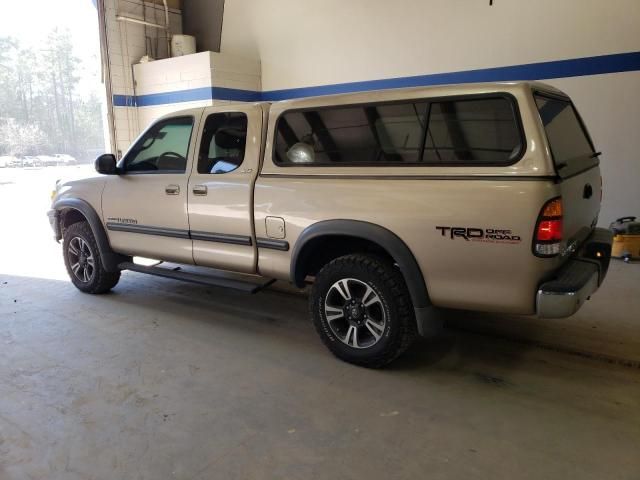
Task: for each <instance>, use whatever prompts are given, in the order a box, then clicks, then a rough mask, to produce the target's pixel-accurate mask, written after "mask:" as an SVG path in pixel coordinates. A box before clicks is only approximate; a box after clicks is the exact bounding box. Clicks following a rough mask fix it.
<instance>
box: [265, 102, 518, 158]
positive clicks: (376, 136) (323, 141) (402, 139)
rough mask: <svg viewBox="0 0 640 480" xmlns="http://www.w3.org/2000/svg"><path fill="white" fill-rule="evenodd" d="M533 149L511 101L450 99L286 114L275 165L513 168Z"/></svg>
mask: <svg viewBox="0 0 640 480" xmlns="http://www.w3.org/2000/svg"><path fill="white" fill-rule="evenodd" d="M525 145H526V143H525V140H524V135H523V132H522V127H521V123H520V117H519V113H518V110H517V106H516V102H515V99H513V98H512V97H511V96H509V95H501V94H495V95H494V94H491V95H482V96H477V95H475V96H466V97H465V96H463V97H452V98H450V99H449V98H446V97H445V98H438V99H421V100H414V101H411V100H408V101H400V102H386V103H384V102H380V103H373V104H363V105H350V106H344V105H339V106H335V107H319V108H315V109H305V110H291V111H286V112H284V113H283V114H282V115H280V117H279V119H278V122H277V126H276V138H275V148H274V163H275V164H276V165H278V166H281V167H286V166H337V165H341V166H400V165H413V166H416V165H435V166H465V165H480V166H481V165H485V166H488V165H511V164H513V163H515V162H517V161H518V160H519V159H520V158H521V157H522V153H523V151H524V148H525Z"/></svg>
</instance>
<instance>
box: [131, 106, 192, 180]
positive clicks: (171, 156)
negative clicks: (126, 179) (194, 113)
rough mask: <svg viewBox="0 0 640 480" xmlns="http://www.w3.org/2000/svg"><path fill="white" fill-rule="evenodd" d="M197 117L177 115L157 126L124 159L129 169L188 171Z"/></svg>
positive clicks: (146, 171)
mask: <svg viewBox="0 0 640 480" xmlns="http://www.w3.org/2000/svg"><path fill="white" fill-rule="evenodd" d="M192 130H193V117H176V118H169V119H167V120H162V121H160V122H158V123H156V124H155V125H153V126H152V127H151V128H150V129H149V130H148V131H147V132H146V133H145V134H144V135H143V136H142V138H140V140H138V142H137V143H136V144H135V146H134V147H133V149H131V151H130V152H129V153H128V154H127V155H126V157H125V158H124V165H123V166H124V171H125V172H144V173H184V172H185V170H186V168H187V155H188V152H189V142H190V140H191V132H192Z"/></svg>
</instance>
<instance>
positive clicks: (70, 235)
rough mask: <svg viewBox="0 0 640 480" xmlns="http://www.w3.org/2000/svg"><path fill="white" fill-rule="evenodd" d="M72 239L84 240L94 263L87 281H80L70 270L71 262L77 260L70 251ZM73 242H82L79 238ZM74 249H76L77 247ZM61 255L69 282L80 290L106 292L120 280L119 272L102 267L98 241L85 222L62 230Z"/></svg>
mask: <svg viewBox="0 0 640 480" xmlns="http://www.w3.org/2000/svg"><path fill="white" fill-rule="evenodd" d="M74 239H81V240H82V241H84V243H85V244H86V247H87V248H88V250H89V251H90V252H91V255H92V258H93V264H94V265H93V270H92V273H91V275H90V278H89V280H88V281H82V280H81V279H80V278H78V276H76V274H74V272H73V270H72V263H71V262H72V261H74V260H77V257H75V258H74V255H73V253H70V249H69V245H70V243H71V242H72V241H74ZM74 243H75V245H77V244H78V243H80V244H82V242H81V241H79V240H75V241H74ZM83 246H84V245H83ZM74 249H75V250H77V248H74ZM62 255H63V257H64V264H65V266H66V267H67V272H68V274H69V278H70V279H71V282H72V283H73V284H74V285H75V286H76V288H77V289H78V290H80V291H82V292H85V293H106V292H108V291H109V290H111V289H112V288H113V287H115V286H116V284H117V283H118V281H119V280H120V272H108V271H106V270H105V269H104V265H103V264H102V257H101V256H100V250H99V249H98V243H97V242H96V238H95V236H94V235H93V232H92V231H91V227H90V226H89V224H88V223H87V222H77V223H74V224H72V225H70V226H69V227H68V228H67V229H66V230H65V231H64V240H63V242H62Z"/></svg>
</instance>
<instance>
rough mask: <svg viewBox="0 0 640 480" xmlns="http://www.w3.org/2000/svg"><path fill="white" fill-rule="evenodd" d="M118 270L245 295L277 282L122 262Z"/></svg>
mask: <svg viewBox="0 0 640 480" xmlns="http://www.w3.org/2000/svg"><path fill="white" fill-rule="evenodd" d="M118 268H120V269H121V270H131V271H132V272H139V273H146V274H149V275H156V276H158V277H164V278H173V279H175V280H182V281H184V282H191V283H198V284H200V285H208V286H212V287H224V288H231V289H233V290H239V291H241V292H245V293H258V292H259V291H260V290H262V289H264V288H267V287H268V286H269V285H271V284H273V283H274V282H275V281H276V280H275V278H273V279H271V280H269V281H268V282H265V283H263V284H255V283H251V282H243V281H242V280H233V279H231V278H224V277H216V276H207V275H198V274H196V273H189V272H182V271H180V270H169V269H167V268H161V267H147V266H144V265H138V264H136V263H132V262H122V263H120V264H119V265H118Z"/></svg>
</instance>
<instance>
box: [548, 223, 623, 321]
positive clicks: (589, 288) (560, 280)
mask: <svg viewBox="0 0 640 480" xmlns="http://www.w3.org/2000/svg"><path fill="white" fill-rule="evenodd" d="M612 242H613V235H612V234H611V232H610V231H609V230H605V229H603V228H596V229H595V230H594V232H593V234H592V235H591V236H590V237H589V239H588V240H587V241H586V242H585V244H584V245H583V247H582V248H581V249H580V252H579V253H578V255H576V256H575V257H573V258H572V259H571V260H569V261H568V262H567V263H565V265H563V267H562V268H561V269H560V271H559V272H558V274H557V275H556V277H555V278H554V279H552V280H549V281H546V282H544V283H542V284H541V285H540V287H539V288H538V293H537V295H536V312H537V315H538V316H539V317H541V318H564V317H569V316H571V315H573V314H574V313H576V312H577V311H578V310H579V309H580V307H581V306H582V304H583V303H584V302H586V301H587V300H588V299H589V297H590V296H591V295H592V294H593V293H594V292H595V291H596V290H598V288H599V287H600V285H602V282H603V281H604V279H605V277H606V275H607V270H608V268H609V260H610V259H611V244H612Z"/></svg>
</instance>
